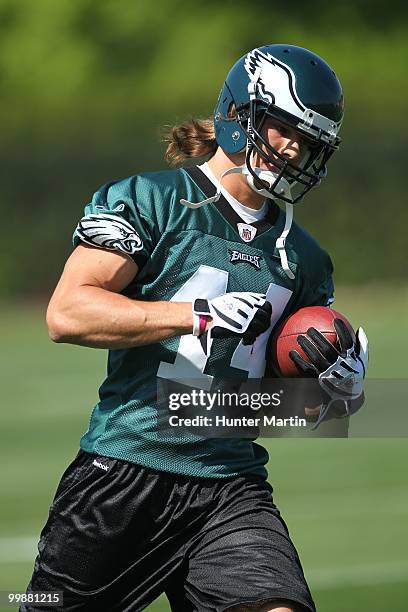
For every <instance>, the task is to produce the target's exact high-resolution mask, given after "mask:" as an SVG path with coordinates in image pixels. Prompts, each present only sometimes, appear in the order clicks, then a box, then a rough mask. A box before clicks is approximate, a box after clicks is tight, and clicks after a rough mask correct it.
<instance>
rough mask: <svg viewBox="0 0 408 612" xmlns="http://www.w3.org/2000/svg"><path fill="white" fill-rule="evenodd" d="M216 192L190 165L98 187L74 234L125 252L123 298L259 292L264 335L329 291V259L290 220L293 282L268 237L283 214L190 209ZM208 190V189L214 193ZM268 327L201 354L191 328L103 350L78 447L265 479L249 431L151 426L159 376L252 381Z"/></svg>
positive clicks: (260, 452)
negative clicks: (242, 435) (168, 432)
mask: <svg viewBox="0 0 408 612" xmlns="http://www.w3.org/2000/svg"><path fill="white" fill-rule="evenodd" d="M211 190H215V188H214V187H213V185H212V183H211V182H210V181H209V179H208V178H207V177H206V176H205V174H204V173H203V172H202V171H201V170H200V169H199V168H197V167H195V168H191V169H180V170H171V171H165V172H157V173H146V174H140V175H136V176H132V177H130V178H127V179H124V180H121V181H118V182H113V183H109V184H107V185H105V186H104V187H102V188H101V189H100V190H99V191H97V192H96V193H95V195H94V197H93V199H92V202H91V203H90V204H89V205H88V206H87V207H86V209H85V216H84V217H83V218H82V219H81V221H80V223H79V224H78V227H77V229H76V231H75V234H74V244H75V245H76V244H79V243H80V242H81V241H83V242H85V243H89V244H92V245H97V246H100V247H102V248H107V249H115V250H117V251H118V252H122V253H126V254H127V255H128V256H130V257H132V258H133V259H134V261H135V262H136V264H137V265H138V268H139V272H138V274H137V276H136V277H135V278H134V280H133V281H132V282H131V283H130V285H129V286H128V287H126V289H125V290H124V291H123V294H124V295H126V296H128V297H129V298H130V299H135V300H146V301H159V300H164V301H169V300H174V301H178V302H183V301H188V302H192V301H193V300H194V299H195V298H197V297H201V298H207V299H211V298H214V297H217V296H219V295H222V294H224V293H227V292H232V291H251V292H256V293H265V294H266V295H267V299H268V300H269V301H270V302H271V303H272V307H273V315H272V320H271V326H270V329H269V333H270V332H271V331H272V329H273V328H274V327H275V326H276V325H277V323H278V322H279V321H281V320H282V318H283V317H285V316H287V315H289V314H290V313H292V312H294V311H295V310H297V309H298V308H300V307H302V306H311V305H326V304H328V303H329V302H330V301H331V299H332V293H333V285H332V276H331V275H332V264H331V261H330V258H329V256H328V255H327V253H326V252H325V251H323V250H322V249H321V248H320V247H319V245H318V244H317V243H316V242H315V241H314V240H313V239H312V238H311V237H310V236H309V235H308V234H307V232H305V231H304V230H303V229H301V228H300V227H299V226H298V225H296V224H294V225H293V227H292V230H291V232H290V234H289V236H288V238H287V240H286V251H287V255H288V260H289V265H290V269H291V270H292V272H293V273H294V275H295V276H294V279H290V278H289V277H288V275H287V274H286V273H285V272H284V270H283V269H282V266H281V261H280V257H279V253H278V251H277V250H276V248H275V242H276V239H277V238H278V236H279V235H280V234H281V232H282V229H283V227H284V222H285V215H284V213H283V212H282V211H281V210H280V208H279V207H278V206H277V205H276V204H275V203H274V202H272V201H270V204H269V209H268V213H267V215H266V217H265V218H263V219H262V220H260V221H256V222H254V223H251V224H248V223H245V222H244V221H243V219H241V218H240V217H239V216H238V214H237V213H236V212H235V210H234V209H233V208H232V207H231V206H230V204H229V203H228V202H227V200H225V198H224V197H223V196H221V198H220V199H219V201H218V202H217V203H212V204H208V205H206V206H203V207H201V208H198V209H190V208H187V207H185V206H183V205H182V204H180V200H181V199H186V200H189V201H191V202H199V201H201V200H203V199H205V198H206V197H208V193H209V192H211ZM211 195H212V194H211ZM267 340H268V333H266V334H262V336H260V337H259V338H258V339H257V340H256V342H255V343H254V345H252V346H249V347H248V346H244V345H243V344H242V342H241V341H240V340H239V338H228V339H221V338H215V339H214V340H213V344H212V348H211V353H210V355H209V356H208V357H207V356H205V355H204V352H203V350H202V347H201V344H200V341H199V339H198V338H196V337H194V336H193V335H185V336H182V337H177V338H169V339H167V340H163V341H161V342H157V343H155V344H151V345H148V346H142V347H134V348H129V349H120V350H110V351H109V356H108V372H107V377H106V380H105V381H104V382H103V384H102V386H101V388H100V391H99V397H100V400H99V402H98V403H97V405H96V406H95V408H94V410H93V412H92V416H91V420H90V425H89V429H88V431H87V432H86V433H85V435H84V436H83V437H82V440H81V447H82V449H83V450H85V451H88V452H90V453H96V454H100V455H105V456H108V457H115V458H118V459H122V460H125V461H130V462H134V463H136V464H140V465H143V466H146V467H149V468H152V469H156V470H161V471H169V472H174V473H178V474H185V475H190V476H198V477H211V478H226V477H231V476H235V475H238V474H242V473H254V474H258V475H261V476H263V477H266V472H265V467H264V466H265V464H266V462H267V460H268V455H267V452H266V450H265V449H263V448H262V447H261V446H260V445H258V444H256V443H255V442H253V441H252V440H249V439H236V438H234V439H225V438H219V439H201V438H197V437H193V436H192V437H191V439H189V438H187V437H186V438H185V439H183V440H180V439H178V438H177V437H166V436H163V434H162V433H161V432H159V431H158V429H157V422H156V416H157V377H160V378H161V379H169V380H180V379H181V380H187V379H190V380H194V381H195V383H196V382H197V381H201V382H200V386H201V387H202V388H204V389H210V388H211V384H212V381H213V380H214V378H217V379H219V378H231V377H234V376H240V377H243V378H246V377H248V376H249V377H253V378H261V377H262V376H263V374H264V371H265V365H266V362H265V351H266V345H267Z"/></svg>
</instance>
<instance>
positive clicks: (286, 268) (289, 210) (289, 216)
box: [275, 202, 295, 280]
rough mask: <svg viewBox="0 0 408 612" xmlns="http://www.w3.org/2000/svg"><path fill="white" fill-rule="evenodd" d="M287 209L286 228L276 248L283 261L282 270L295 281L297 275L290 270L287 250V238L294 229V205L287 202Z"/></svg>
mask: <svg viewBox="0 0 408 612" xmlns="http://www.w3.org/2000/svg"><path fill="white" fill-rule="evenodd" d="M285 209H286V210H285V213H286V218H285V227H284V228H283V231H282V233H281V235H280V236H279V238H278V239H277V241H276V243H275V246H276V248H277V249H278V251H279V257H280V260H281V264H282V268H283V269H284V271H285V274H286V276H287V277H288V278H290V279H292V280H293V279H294V278H295V275H294V274H293V272H292V270H291V269H290V268H289V262H288V256H287V255H286V250H285V242H286V238H287V236H288V234H289V232H290V229H291V227H292V222H293V204H289V203H288V202H285Z"/></svg>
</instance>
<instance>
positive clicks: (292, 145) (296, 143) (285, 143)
mask: <svg viewBox="0 0 408 612" xmlns="http://www.w3.org/2000/svg"><path fill="white" fill-rule="evenodd" d="M302 145H303V142H302V139H301V137H300V136H299V135H298V134H297V133H296V132H295V131H294V132H293V134H290V135H289V136H285V137H283V138H282V140H281V142H280V147H279V153H280V154H281V155H283V157H286V159H287V160H289V161H296V160H297V158H298V157H299V156H300V154H301V150H302Z"/></svg>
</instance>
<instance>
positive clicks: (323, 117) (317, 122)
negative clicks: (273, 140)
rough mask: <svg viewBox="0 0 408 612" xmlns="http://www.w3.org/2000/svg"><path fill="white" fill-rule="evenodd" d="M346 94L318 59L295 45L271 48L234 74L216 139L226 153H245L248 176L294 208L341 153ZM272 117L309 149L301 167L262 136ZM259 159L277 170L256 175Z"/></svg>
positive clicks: (219, 110)
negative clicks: (254, 161) (256, 159)
mask: <svg viewBox="0 0 408 612" xmlns="http://www.w3.org/2000/svg"><path fill="white" fill-rule="evenodd" d="M343 109H344V101H343V92H342V88H341V85H340V82H339V80H338V78H337V77H336V75H335V73H334V72H333V70H332V69H331V68H330V66H328V64H326V62H325V61H323V60H322V59H321V58H320V57H319V56H318V55H315V54H314V53H312V52H311V51H308V50H307V49H303V48H301V47H296V46H293V45H266V46H263V47H259V48H257V49H254V50H253V51H250V52H249V53H247V54H246V55H244V56H243V57H241V59H239V60H238V61H237V62H236V64H235V65H234V66H233V68H232V69H231V71H230V72H229V74H228V76H227V78H226V80H225V83H224V85H223V87H222V89H221V93H220V96H219V99H218V102H217V106H216V108H215V111H214V125H215V135H216V139H217V142H218V144H219V146H220V147H221V148H222V149H223V150H224V151H225V152H226V153H230V154H231V153H238V152H241V151H244V150H246V157H245V164H244V166H242V169H241V171H242V173H243V174H244V175H246V177H247V180H248V183H249V184H250V185H251V187H252V188H253V189H254V190H255V191H256V192H257V193H260V194H262V195H265V196H266V197H269V198H273V199H278V200H283V201H284V202H286V203H288V204H295V203H296V202H298V201H299V200H300V199H301V198H303V196H304V195H305V194H306V193H307V192H308V191H309V190H310V189H311V188H312V187H314V186H315V185H318V184H319V183H320V181H321V179H322V178H323V177H325V176H326V173H327V170H326V164H327V161H328V160H329V158H330V157H331V155H332V154H333V152H334V151H335V150H336V149H338V147H339V144H340V138H339V136H338V133H339V130H340V126H341V122H342V119H343ZM268 117H273V118H275V119H277V120H278V121H279V122H281V123H283V124H285V125H288V126H290V127H291V128H294V129H296V130H297V131H298V132H299V134H300V135H301V136H302V137H303V139H304V140H305V141H306V143H307V144H308V146H307V154H306V155H305V156H304V158H303V159H302V161H301V162H300V163H298V164H295V163H293V162H291V161H290V160H288V159H287V158H286V157H285V156H283V155H282V154H280V153H279V152H278V151H277V150H276V149H274V148H273V147H272V146H271V145H270V144H269V143H268V142H267V141H266V140H265V139H264V138H263V136H262V127H263V125H264V122H265V120H266V119H267V118H268ZM255 152H257V153H259V155H260V156H261V157H262V159H264V160H265V161H266V162H267V163H269V164H272V165H273V166H274V167H275V168H276V171H274V172H272V171H268V170H263V169H260V168H256V167H254V166H253V165H252V156H253V154H254V153H255Z"/></svg>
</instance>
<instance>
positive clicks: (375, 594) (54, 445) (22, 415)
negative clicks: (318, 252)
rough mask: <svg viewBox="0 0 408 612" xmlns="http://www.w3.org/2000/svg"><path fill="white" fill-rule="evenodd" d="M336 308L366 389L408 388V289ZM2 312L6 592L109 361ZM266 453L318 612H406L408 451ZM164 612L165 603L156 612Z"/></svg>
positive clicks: (382, 447) (315, 447) (29, 560)
mask: <svg viewBox="0 0 408 612" xmlns="http://www.w3.org/2000/svg"><path fill="white" fill-rule="evenodd" d="M336 308H337V309H338V310H340V311H342V312H344V313H345V314H347V315H349V317H350V318H351V320H352V322H353V323H354V324H355V325H358V324H360V323H362V322H363V323H364V326H365V328H366V331H367V334H368V336H369V338H370V342H371V351H372V353H371V355H372V359H371V365H370V372H369V374H370V377H371V378H374V377H378V378H406V377H407V360H406V348H405V339H406V337H407V335H408V334H407V332H408V321H407V317H406V313H407V312H408V288H404V289H401V288H395V287H394V288H388V289H384V288H382V287H368V288H353V289H352V290H346V289H343V290H341V289H339V290H338V296H337V300H336ZM0 312H1V318H0V329H1V336H0V337H1V362H0V372H1V379H2V384H1V391H2V407H1V432H2V434H1V450H0V453H1V463H0V464H1V468H2V469H1V471H0V484H1V500H2V501H1V505H0V591H2V590H3V591H4V590H24V589H25V587H26V584H27V582H28V579H29V576H30V574H31V570H32V564H33V560H34V556H35V545H36V539H37V537H38V534H39V531H40V529H41V527H42V524H43V523H44V521H45V519H46V516H47V512H48V506H49V504H50V501H51V498H52V495H53V492H54V490H55V487H56V484H57V482H58V480H59V477H60V475H61V473H62V470H63V469H64V467H65V466H66V464H67V463H68V461H70V460H71V459H72V458H73V456H74V455H75V454H76V450H77V447H78V439H79V437H80V435H81V433H82V432H83V431H84V429H85V428H86V426H87V422H88V417H89V413H90V408H91V406H92V405H93V403H94V401H95V399H96V389H97V386H98V384H99V382H100V381H101V379H102V378H103V375H104V370H105V359H106V357H105V352H104V351H97V350H89V349H84V348H79V347H72V346H63V345H53V344H52V343H51V342H50V341H49V340H48V338H47V334H46V330H45V325H44V323H43V316H42V310H41V309H40V308H38V307H30V308H28V307H25V308H23V307H21V306H10V305H9V306H7V307H6V306H3V307H2V308H1V309H0ZM407 403H408V402H407ZM384 410H389V411H392V406H384ZM265 444H266V445H267V447H268V450H269V452H270V464H269V474H270V477H269V479H270V482H271V483H272V484H273V486H274V489H275V501H276V503H277V504H278V506H279V507H280V509H281V511H282V513H283V516H284V518H285V520H286V522H287V523H288V525H289V528H290V531H291V534H292V537H293V539H294V541H295V543H296V545H297V548H298V550H299V553H300V556H301V559H302V562H303V565H304V568H305V573H306V575H307V577H308V579H309V582H310V585H311V588H312V591H313V594H314V597H315V600H316V603H317V606H318V610H319V612H346V611H357V610H358V611H359V612H366V611H367V612H368V611H369V612H380V611H381V612H384V611H386V610H393V612H405V611H406V610H407V608H408V552H407V543H408V487H407V476H406V471H407V470H406V464H407V460H408V440H407V439H404V438H393V439H349V440H344V439H333V440H332V439H310V440H307V439H286V440H284V439H275V440H266V441H265ZM8 609H9V610H10V609H11V608H8ZM168 609H169V608H168V606H167V603H166V600H165V599H164V598H162V599H160V600H158V601H156V602H155V603H154V604H152V605H151V606H150V607H149V610H151V611H152V612H161V611H164V610H168ZM101 612H105V611H101ZM106 612H109V611H106Z"/></svg>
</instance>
